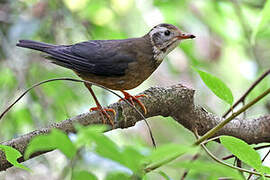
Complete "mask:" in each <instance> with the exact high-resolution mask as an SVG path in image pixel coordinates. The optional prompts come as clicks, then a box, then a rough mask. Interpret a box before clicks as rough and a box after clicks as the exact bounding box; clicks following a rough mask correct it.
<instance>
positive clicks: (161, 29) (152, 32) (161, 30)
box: [149, 26, 168, 36]
mask: <svg viewBox="0 0 270 180" xmlns="http://www.w3.org/2000/svg"><path fill="white" fill-rule="evenodd" d="M166 30H168V28H166V27H160V26H158V27H155V28H154V29H152V30H151V31H150V33H149V35H150V36H152V35H153V34H155V33H156V32H164V31H166Z"/></svg>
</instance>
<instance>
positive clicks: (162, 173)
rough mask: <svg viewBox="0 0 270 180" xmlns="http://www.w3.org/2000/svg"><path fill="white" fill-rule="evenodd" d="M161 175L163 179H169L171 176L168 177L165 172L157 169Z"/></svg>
mask: <svg viewBox="0 0 270 180" xmlns="http://www.w3.org/2000/svg"><path fill="white" fill-rule="evenodd" d="M158 173H159V174H160V175H161V176H162V177H164V180H171V179H172V178H170V177H169V176H168V175H167V174H166V173H165V172H163V171H159V172H158Z"/></svg>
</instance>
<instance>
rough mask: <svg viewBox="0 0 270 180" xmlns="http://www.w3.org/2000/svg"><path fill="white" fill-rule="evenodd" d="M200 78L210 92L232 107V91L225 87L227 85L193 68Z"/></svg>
mask: <svg viewBox="0 0 270 180" xmlns="http://www.w3.org/2000/svg"><path fill="white" fill-rule="evenodd" d="M193 69H195V70H196V71H197V72H198V73H199V75H200V77H201V78H202V80H203V82H204V83H205V84H206V86H207V87H208V88H209V89H211V91H212V92H213V93H214V94H215V95H216V96H218V97H219V98H220V99H222V100H224V101H225V102H227V103H228V104H230V105H232V104H233V94H232V91H231V90H230V89H229V88H228V87H227V85H226V84H225V83H224V82H222V81H221V80H220V79H219V78H217V77H216V76H214V75H212V74H210V73H207V72H204V71H201V70H199V69H197V68H194V67H193Z"/></svg>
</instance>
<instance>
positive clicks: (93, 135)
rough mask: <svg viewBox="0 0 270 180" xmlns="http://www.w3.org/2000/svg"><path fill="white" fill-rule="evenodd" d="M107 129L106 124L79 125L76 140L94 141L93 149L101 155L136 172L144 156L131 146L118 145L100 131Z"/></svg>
mask: <svg viewBox="0 0 270 180" xmlns="http://www.w3.org/2000/svg"><path fill="white" fill-rule="evenodd" d="M105 129H107V128H106V126H101V125H95V126H88V127H79V128H78V129H77V130H78V140H79V141H80V144H81V145H82V144H83V141H84V142H85V143H87V142H94V143H95V151H96V152H97V153H98V154H99V155H100V156H102V157H105V158H108V159H111V160H113V161H116V162H118V163H120V164H121V165H124V166H126V167H128V168H129V169H131V170H132V171H133V172H137V171H138V170H139V169H140V167H141V160H142V159H143V158H144V156H143V155H142V154H141V153H140V152H139V151H138V150H136V149H135V148H133V147H131V146H126V147H119V146H118V145H117V144H116V143H115V142H113V141H112V140H111V139H110V138H108V137H107V136H105V135H104V134H103V133H102V132H103V131H104V130H105Z"/></svg>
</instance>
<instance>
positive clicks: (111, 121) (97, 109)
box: [89, 106, 116, 129]
mask: <svg viewBox="0 0 270 180" xmlns="http://www.w3.org/2000/svg"><path fill="white" fill-rule="evenodd" d="M89 111H98V112H99V113H100V115H101V116H102V122H103V124H106V120H105V118H104V116H105V117H106V118H107V119H108V120H109V123H110V125H112V128H113V129H114V121H113V119H112V117H111V116H110V115H109V114H108V113H107V112H112V113H113V115H114V116H116V112H115V110H114V109H111V108H107V109H103V108H102V107H101V106H97V107H92V108H90V109H89Z"/></svg>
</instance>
